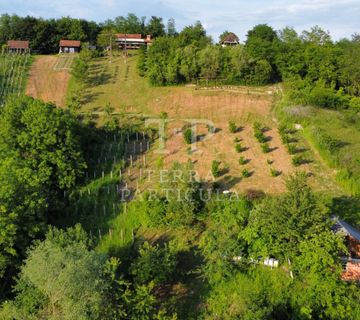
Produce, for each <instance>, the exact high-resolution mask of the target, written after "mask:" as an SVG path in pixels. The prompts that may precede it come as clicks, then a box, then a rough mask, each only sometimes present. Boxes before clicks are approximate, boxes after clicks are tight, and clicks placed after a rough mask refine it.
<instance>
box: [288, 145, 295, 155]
mask: <svg viewBox="0 0 360 320" xmlns="http://www.w3.org/2000/svg"><path fill="white" fill-rule="evenodd" d="M287 150H288V152H289V154H295V153H296V152H297V148H296V145H294V144H287Z"/></svg>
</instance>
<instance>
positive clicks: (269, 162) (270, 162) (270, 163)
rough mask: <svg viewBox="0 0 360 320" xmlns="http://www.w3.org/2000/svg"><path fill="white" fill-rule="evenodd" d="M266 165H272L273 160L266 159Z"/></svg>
mask: <svg viewBox="0 0 360 320" xmlns="http://www.w3.org/2000/svg"><path fill="white" fill-rule="evenodd" d="M266 163H267V164H268V165H272V164H273V163H274V160H271V159H267V160H266Z"/></svg>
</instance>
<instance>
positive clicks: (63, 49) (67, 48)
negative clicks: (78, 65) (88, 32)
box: [59, 40, 81, 53]
mask: <svg viewBox="0 0 360 320" xmlns="http://www.w3.org/2000/svg"><path fill="white" fill-rule="evenodd" d="M59 47H60V49H59V53H77V52H80V47H81V42H80V41H79V40H60V44H59Z"/></svg>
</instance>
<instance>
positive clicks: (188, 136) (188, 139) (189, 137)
mask: <svg viewBox="0 0 360 320" xmlns="http://www.w3.org/2000/svg"><path fill="white" fill-rule="evenodd" d="M183 135H184V140H185V142H186V144H192V143H193V132H192V130H191V128H187V129H186V130H185V131H184V133H183Z"/></svg>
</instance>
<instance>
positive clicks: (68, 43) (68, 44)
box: [60, 40, 80, 47]
mask: <svg viewBox="0 0 360 320" xmlns="http://www.w3.org/2000/svg"><path fill="white" fill-rule="evenodd" d="M60 47H80V41H79V40H60Z"/></svg>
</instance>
